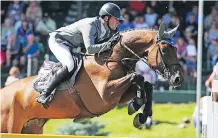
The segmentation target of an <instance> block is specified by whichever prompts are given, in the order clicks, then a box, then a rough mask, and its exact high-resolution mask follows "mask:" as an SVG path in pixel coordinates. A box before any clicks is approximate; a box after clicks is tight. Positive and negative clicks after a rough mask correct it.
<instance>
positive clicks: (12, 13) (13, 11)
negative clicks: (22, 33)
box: [8, 0, 24, 22]
mask: <svg viewBox="0 0 218 138" xmlns="http://www.w3.org/2000/svg"><path fill="white" fill-rule="evenodd" d="M23 8H24V5H23V3H22V2H20V1H19V0H14V1H13V2H11V3H10V5H9V6H8V16H9V17H11V18H12V19H13V21H15V22H16V21H18V20H20V14H21V13H22V12H23Z"/></svg>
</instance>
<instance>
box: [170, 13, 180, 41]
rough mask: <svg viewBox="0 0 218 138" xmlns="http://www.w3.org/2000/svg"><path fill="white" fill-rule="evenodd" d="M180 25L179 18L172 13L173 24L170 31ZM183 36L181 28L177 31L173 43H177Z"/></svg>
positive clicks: (171, 23)
mask: <svg viewBox="0 0 218 138" xmlns="http://www.w3.org/2000/svg"><path fill="white" fill-rule="evenodd" d="M178 24H180V20H179V17H178V16H177V15H176V14H175V13H172V19H171V22H170V23H169V26H168V29H173V28H175V27H176V26H177V25H178ZM180 34H181V27H179V28H178V30H177V31H176V34H175V35H174V36H173V38H172V39H173V41H175V42H176V41H177V40H178V39H179V37H180Z"/></svg>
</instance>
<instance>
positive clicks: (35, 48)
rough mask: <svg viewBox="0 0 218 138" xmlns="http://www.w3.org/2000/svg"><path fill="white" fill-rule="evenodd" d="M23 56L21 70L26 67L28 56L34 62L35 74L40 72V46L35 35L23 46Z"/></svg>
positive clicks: (31, 35) (29, 37) (29, 36)
mask: <svg viewBox="0 0 218 138" xmlns="http://www.w3.org/2000/svg"><path fill="white" fill-rule="evenodd" d="M23 54H24V55H23V56H21V58H20V65H21V68H23V67H24V66H25V64H26V60H27V56H28V55H30V56H31V59H32V61H33V74H36V73H37V70H38V55H39V45H38V44H37V43H36V42H35V36H34V35H33V34H30V35H28V37H27V43H24V45H23Z"/></svg>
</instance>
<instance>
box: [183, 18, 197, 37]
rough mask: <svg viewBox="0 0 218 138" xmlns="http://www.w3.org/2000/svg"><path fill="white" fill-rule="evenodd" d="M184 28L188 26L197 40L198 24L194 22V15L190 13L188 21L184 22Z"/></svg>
mask: <svg viewBox="0 0 218 138" xmlns="http://www.w3.org/2000/svg"><path fill="white" fill-rule="evenodd" d="M185 28H190V29H191V30H192V35H193V37H195V40H197V39H196V38H197V33H198V24H197V23H196V22H195V15H194V14H190V15H189V20H188V22H186V23H185Z"/></svg>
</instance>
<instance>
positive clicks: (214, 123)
mask: <svg viewBox="0 0 218 138" xmlns="http://www.w3.org/2000/svg"><path fill="white" fill-rule="evenodd" d="M212 95H215V93H212ZM217 95H218V93H217ZM217 95H215V96H214V97H217ZM204 100H206V101H203V103H204V104H203V117H202V136H203V138H218V102H217V101H215V99H214V98H213V96H207V97H206V98H204Z"/></svg>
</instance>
